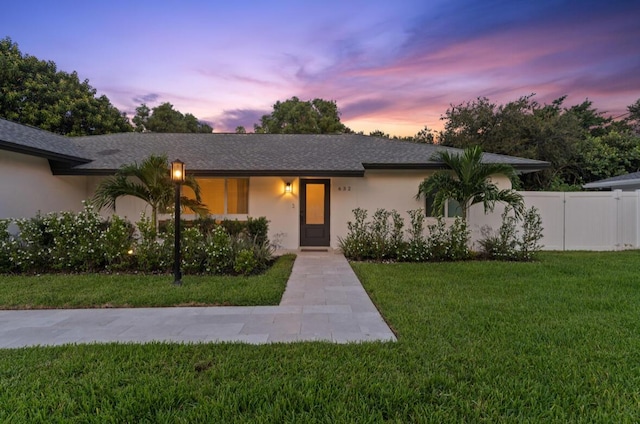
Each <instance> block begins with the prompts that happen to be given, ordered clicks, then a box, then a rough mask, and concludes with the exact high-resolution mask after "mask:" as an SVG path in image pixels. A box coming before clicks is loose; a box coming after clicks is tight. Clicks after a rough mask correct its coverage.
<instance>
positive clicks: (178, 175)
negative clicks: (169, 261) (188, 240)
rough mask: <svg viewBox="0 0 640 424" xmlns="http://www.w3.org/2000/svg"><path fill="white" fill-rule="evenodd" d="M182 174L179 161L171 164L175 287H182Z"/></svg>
mask: <svg viewBox="0 0 640 424" xmlns="http://www.w3.org/2000/svg"><path fill="white" fill-rule="evenodd" d="M184 172H185V166H184V162H182V161H181V160H180V159H176V160H174V161H173V162H171V181H173V182H174V183H175V186H176V189H175V190H176V204H175V208H176V209H175V217H176V231H175V235H176V238H175V242H174V247H173V255H174V256H173V284H174V285H176V286H180V285H182V271H180V195H181V192H180V185H181V184H182V183H184Z"/></svg>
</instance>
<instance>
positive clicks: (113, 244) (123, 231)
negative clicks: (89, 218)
mask: <svg viewBox="0 0 640 424" xmlns="http://www.w3.org/2000/svg"><path fill="white" fill-rule="evenodd" d="M103 227H104V236H103V237H102V250H103V252H104V259H105V262H106V264H105V269H107V270H108V271H118V270H126V269H131V268H132V266H133V262H134V256H133V252H134V250H133V248H134V242H135V241H134V238H133V234H134V232H135V228H134V226H133V225H132V224H131V223H130V222H129V221H127V220H125V219H122V218H120V217H119V216H117V215H114V216H112V217H111V218H110V219H109V221H107V222H106V223H104V225H103Z"/></svg>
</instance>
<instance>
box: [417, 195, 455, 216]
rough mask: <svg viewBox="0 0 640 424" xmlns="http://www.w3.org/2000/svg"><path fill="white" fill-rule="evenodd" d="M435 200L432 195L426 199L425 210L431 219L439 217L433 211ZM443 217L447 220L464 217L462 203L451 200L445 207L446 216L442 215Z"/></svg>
mask: <svg viewBox="0 0 640 424" xmlns="http://www.w3.org/2000/svg"><path fill="white" fill-rule="evenodd" d="M434 198H435V195H434V194H433V193H431V194H429V195H428V196H427V197H426V199H425V205H424V209H425V211H426V212H425V213H426V215H427V216H429V217H436V216H438V214H434V213H433V210H432V209H433V201H434ZM442 216H445V217H447V218H455V217H456V216H462V208H461V207H460V203H458V202H457V201H456V200H453V199H449V200H448V201H447V203H446V204H445V205H444V214H442Z"/></svg>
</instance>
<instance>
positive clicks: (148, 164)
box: [93, 155, 209, 228]
mask: <svg viewBox="0 0 640 424" xmlns="http://www.w3.org/2000/svg"><path fill="white" fill-rule="evenodd" d="M173 184H174V183H173V182H172V181H171V176H170V172H169V161H168V159H167V156H166V155H162V156H155V155H151V156H149V157H148V158H146V159H145V160H144V161H142V163H140V164H138V163H133V164H129V165H124V166H122V167H121V168H120V169H119V170H118V171H117V172H116V174H115V175H114V176H113V177H109V178H107V179H105V180H104V181H102V182H101V183H100V184H99V185H98V187H97V189H96V193H95V195H94V196H93V204H94V206H95V207H96V208H98V209H102V208H111V209H113V210H115V207H116V199H118V198H119V197H122V196H134V197H137V198H139V199H142V200H144V201H145V202H147V204H149V206H151V222H152V224H153V226H154V227H155V228H157V226H158V212H163V213H164V212H167V211H169V210H171V208H172V206H173V202H174V185H173ZM184 185H185V186H187V187H189V188H191V189H192V190H193V192H194V194H195V199H191V198H188V197H186V196H182V197H181V199H180V203H181V205H182V207H183V208H185V209H191V210H193V211H194V212H196V213H197V214H200V215H206V214H207V213H208V212H209V211H208V209H207V207H206V205H204V204H203V203H202V202H201V197H200V186H199V185H198V183H197V181H196V180H195V178H193V176H191V175H187V177H186V181H185V183H184Z"/></svg>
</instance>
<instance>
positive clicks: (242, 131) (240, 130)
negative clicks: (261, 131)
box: [236, 125, 247, 134]
mask: <svg viewBox="0 0 640 424" xmlns="http://www.w3.org/2000/svg"><path fill="white" fill-rule="evenodd" d="M246 133H247V130H246V129H245V127H243V126H242V125H239V126H237V127H236V134H246Z"/></svg>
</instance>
